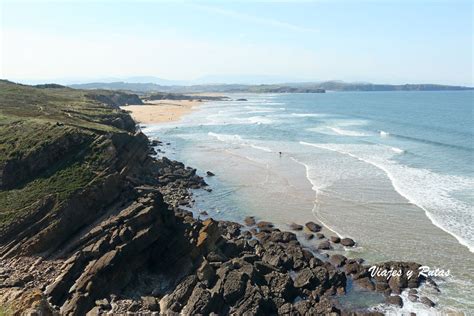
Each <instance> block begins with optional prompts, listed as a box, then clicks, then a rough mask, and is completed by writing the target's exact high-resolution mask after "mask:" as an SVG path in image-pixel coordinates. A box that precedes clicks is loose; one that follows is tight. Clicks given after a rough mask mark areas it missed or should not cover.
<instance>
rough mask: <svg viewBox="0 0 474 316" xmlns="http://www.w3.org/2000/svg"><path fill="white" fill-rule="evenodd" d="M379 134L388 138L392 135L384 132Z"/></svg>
mask: <svg viewBox="0 0 474 316" xmlns="http://www.w3.org/2000/svg"><path fill="white" fill-rule="evenodd" d="M379 133H380V137H387V136H389V135H390V133H388V132H384V131H380V132H379Z"/></svg>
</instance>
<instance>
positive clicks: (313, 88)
mask: <svg viewBox="0 0 474 316" xmlns="http://www.w3.org/2000/svg"><path fill="white" fill-rule="evenodd" d="M70 87H71V88H74V89H105V90H124V91H131V92H136V93H149V92H176V93H196V92H221V93H231V92H240V93H245V92H254V93H321V92H324V91H446V90H473V89H474V88H473V87H463V86H448V85H437V84H403V85H388V84H374V83H348V82H342V81H325V82H317V83H315V82H301V83H280V84H260V85H247V84H203V85H159V84H156V83H138V82H133V83H129V82H109V83H103V82H94V83H85V84H73V85H70Z"/></svg>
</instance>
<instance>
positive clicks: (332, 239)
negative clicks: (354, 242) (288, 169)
mask: <svg viewBox="0 0 474 316" xmlns="http://www.w3.org/2000/svg"><path fill="white" fill-rule="evenodd" d="M330 239H331V242H333V243H335V244H338V243H340V242H341V238H339V237H337V236H331V237H330Z"/></svg>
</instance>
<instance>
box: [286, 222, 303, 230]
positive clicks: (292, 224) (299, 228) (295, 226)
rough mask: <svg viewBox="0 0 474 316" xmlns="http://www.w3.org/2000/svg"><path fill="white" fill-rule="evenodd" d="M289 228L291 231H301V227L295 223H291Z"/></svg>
mask: <svg viewBox="0 0 474 316" xmlns="http://www.w3.org/2000/svg"><path fill="white" fill-rule="evenodd" d="M289 227H290V229H291V230H303V226H302V225H299V224H296V223H291V224H290V225H289Z"/></svg>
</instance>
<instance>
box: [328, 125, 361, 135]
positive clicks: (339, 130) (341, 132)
mask: <svg viewBox="0 0 474 316" xmlns="http://www.w3.org/2000/svg"><path fill="white" fill-rule="evenodd" d="M329 129H330V130H332V131H333V132H335V133H336V134H339V135H344V136H356V137H360V136H367V134H365V133H361V132H357V131H351V130H347V129H342V128H338V127H330V128H329Z"/></svg>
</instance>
